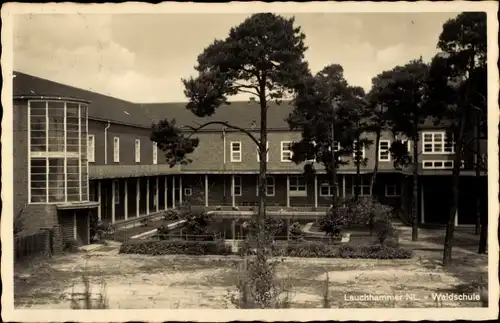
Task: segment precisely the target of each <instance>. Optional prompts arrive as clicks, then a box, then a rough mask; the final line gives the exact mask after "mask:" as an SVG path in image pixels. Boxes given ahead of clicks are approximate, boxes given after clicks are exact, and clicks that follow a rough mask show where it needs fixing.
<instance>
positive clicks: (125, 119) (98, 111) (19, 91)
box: [13, 72, 152, 127]
mask: <svg viewBox="0 0 500 323" xmlns="http://www.w3.org/2000/svg"><path fill="white" fill-rule="evenodd" d="M14 75H15V77H14V79H13V91H14V98H16V97H21V96H53V97H66V98H74V99H82V100H87V101H90V105H89V108H88V109H89V110H88V114H89V117H91V118H95V119H101V120H109V121H117V122H121V123H126V124H132V125H138V126H146V127H150V126H151V123H152V121H151V119H150V118H149V116H148V115H147V114H146V113H144V110H142V109H141V108H140V107H139V106H137V105H136V104H134V103H132V102H128V101H125V100H121V99H117V98H114V97H111V96H108V95H104V94H100V93H95V92H92V91H87V90H82V89H79V88H76V87H72V86H69V85H65V84H61V83H56V82H53V81H50V80H46V79H43V78H39V77H36V76H32V75H28V74H24V73H21V72H14Z"/></svg>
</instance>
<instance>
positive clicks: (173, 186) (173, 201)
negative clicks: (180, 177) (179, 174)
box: [172, 175, 175, 209]
mask: <svg viewBox="0 0 500 323" xmlns="http://www.w3.org/2000/svg"><path fill="white" fill-rule="evenodd" d="M172 207H173V208H174V209H175V175H173V176H172Z"/></svg>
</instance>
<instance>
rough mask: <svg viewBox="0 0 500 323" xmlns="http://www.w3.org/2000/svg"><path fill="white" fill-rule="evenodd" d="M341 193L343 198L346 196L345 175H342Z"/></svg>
mask: <svg viewBox="0 0 500 323" xmlns="http://www.w3.org/2000/svg"><path fill="white" fill-rule="evenodd" d="M342 195H343V197H344V199H345V198H346V196H345V175H342Z"/></svg>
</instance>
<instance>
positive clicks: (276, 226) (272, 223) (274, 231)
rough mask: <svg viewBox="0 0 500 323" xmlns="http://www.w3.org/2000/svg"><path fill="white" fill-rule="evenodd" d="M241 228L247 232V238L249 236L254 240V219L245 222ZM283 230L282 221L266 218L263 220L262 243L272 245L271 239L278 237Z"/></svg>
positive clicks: (255, 230)
mask: <svg viewBox="0 0 500 323" xmlns="http://www.w3.org/2000/svg"><path fill="white" fill-rule="evenodd" d="M243 228H244V229H245V230H248V232H249V234H248V236H250V237H251V239H256V235H257V233H258V230H257V221H256V220H255V219H254V218H252V219H249V220H247V221H245V223H244V224H243ZM284 228H285V222H283V220H282V219H280V218H276V217H266V218H265V219H264V228H263V233H264V234H263V237H264V241H263V243H264V244H266V245H267V244H270V243H272V241H273V238H274V237H275V236H277V235H279V234H280V233H281V232H282V231H283V229H284Z"/></svg>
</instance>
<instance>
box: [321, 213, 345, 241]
mask: <svg viewBox="0 0 500 323" xmlns="http://www.w3.org/2000/svg"><path fill="white" fill-rule="evenodd" d="M347 224H348V218H347V215H346V212H345V211H344V210H343V208H341V207H339V206H337V207H331V208H330V209H329V210H328V211H326V214H325V216H324V217H322V218H321V219H320V220H319V227H320V230H321V231H323V232H325V233H326V234H327V235H330V236H332V237H336V236H339V235H340V233H341V232H342V230H343V229H344V228H345V227H346V226H347Z"/></svg>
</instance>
